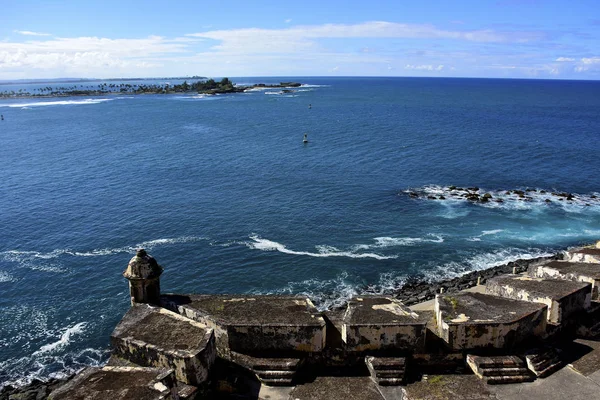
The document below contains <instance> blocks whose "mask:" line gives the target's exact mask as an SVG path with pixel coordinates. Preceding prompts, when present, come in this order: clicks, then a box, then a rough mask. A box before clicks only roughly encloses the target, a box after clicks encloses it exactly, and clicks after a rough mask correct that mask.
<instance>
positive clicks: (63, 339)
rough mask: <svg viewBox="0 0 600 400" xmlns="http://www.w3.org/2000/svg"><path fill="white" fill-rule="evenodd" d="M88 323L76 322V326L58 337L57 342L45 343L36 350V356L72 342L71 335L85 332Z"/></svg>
mask: <svg viewBox="0 0 600 400" xmlns="http://www.w3.org/2000/svg"><path fill="white" fill-rule="evenodd" d="M86 325H87V324H86V323H85V322H80V323H78V324H75V325H74V326H71V327H69V328H67V329H66V330H65V331H64V332H63V333H62V335H61V336H60V339H58V340H57V341H56V342H53V343H49V344H46V345H43V346H42V347H40V349H39V350H38V351H36V352H34V353H33V355H34V356H35V355H37V354H41V353H49V352H52V351H54V350H59V349H61V348H63V347H65V346H66V345H68V344H69V343H70V342H71V336H73V335H78V334H81V333H83V332H84V329H85V326H86Z"/></svg>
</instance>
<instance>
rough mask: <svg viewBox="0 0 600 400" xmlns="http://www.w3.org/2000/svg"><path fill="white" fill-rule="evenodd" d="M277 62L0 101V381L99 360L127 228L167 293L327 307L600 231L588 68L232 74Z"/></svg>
mask: <svg viewBox="0 0 600 400" xmlns="http://www.w3.org/2000/svg"><path fill="white" fill-rule="evenodd" d="M279 80H286V81H287V80H297V81H300V82H303V83H305V84H307V85H306V86H304V87H302V88H300V89H299V90H296V91H294V92H293V93H282V92H280V91H279V90H267V91H253V92H248V93H243V94H235V95H222V96H215V97H203V96H187V95H140V96H135V97H132V96H130V97H117V96H107V97H104V98H91V99H90V98H83V97H77V98H58V99H56V98H55V99H33V100H31V99H20V100H3V101H1V102H0V114H3V115H4V118H5V120H4V121H0V160H1V162H2V167H1V168H0V185H1V188H2V190H1V192H0V193H1V194H0V227H1V230H0V293H1V296H0V386H1V385H3V384H6V383H9V382H14V381H17V382H24V381H26V380H27V379H30V378H32V377H34V376H40V377H47V376H50V375H52V374H57V373H60V372H61V371H65V370H76V369H78V368H81V367H82V366H84V365H90V364H98V363H102V362H104V361H105V360H106V357H107V354H108V353H107V347H108V337H109V335H110V333H111V331H112V329H113V328H114V326H115V324H116V323H117V322H118V320H119V319H120V318H121V316H122V314H123V313H124V312H125V311H126V310H127V308H128V307H129V304H128V298H129V296H128V288H127V282H126V281H125V279H124V278H123V277H122V276H121V273H122V271H123V270H124V268H125V266H126V265H127V262H128V261H129V259H130V258H131V256H132V255H133V254H134V251H135V249H136V248H137V247H145V248H146V249H148V250H149V252H150V253H151V254H152V255H153V256H154V257H155V258H156V259H157V260H158V262H159V263H160V264H162V265H163V267H164V268H165V272H164V274H163V277H162V281H161V285H162V288H163V291H166V292H199V293H226V292H229V293H231V292H236V293H305V294H307V295H309V296H310V297H311V298H313V300H314V301H315V303H317V305H319V307H321V308H326V307H330V306H332V305H335V304H340V303H341V302H343V300H344V299H345V298H348V297H349V296H352V295H354V294H356V293H363V292H365V291H367V292H374V293H388V292H390V291H392V290H394V289H398V288H400V287H401V286H402V284H403V282H405V280H406V278H407V277H412V276H416V277H420V278H421V279H430V280H437V279H442V278H444V277H450V276H456V275H459V274H462V273H465V272H467V271H471V270H476V269H482V268H487V267H490V266H492V265H497V264H502V263H505V262H507V261H511V260H514V259H518V258H528V257H535V256H539V255H544V254H548V253H551V252H554V251H557V250H560V249H564V248H565V247H567V246H571V245H576V244H580V243H584V242H589V241H593V240H595V239H598V238H600V228H598V226H599V224H600V201H599V200H598V199H597V197H596V196H598V195H599V194H598V191H599V189H598V174H599V172H600V159H599V158H598V154H600V82H570V81H527V80H481V79H419V78H389V79H388V78H352V79H346V78H281V79H263V78H261V79H258V78H256V79H250V78H238V79H233V81H234V82H238V83H253V82H267V83H269V82H278V81H279ZM309 104H312V108H309V107H308V105H309ZM304 133H308V139H309V143H308V144H306V145H304V144H303V143H302V138H303V135H304ZM448 185H457V186H464V187H466V186H478V187H479V188H480V190H481V193H484V192H490V193H491V194H492V195H493V196H494V199H496V198H502V199H503V200H504V201H503V202H502V203H498V202H495V201H494V202H490V203H487V204H473V203H470V202H468V201H465V200H460V199H456V198H453V197H452V192H451V191H449V190H448V189H447V186H448ZM526 188H532V189H536V192H528V195H529V197H530V200H528V201H525V200H522V199H519V198H517V197H516V196H512V195H506V194H505V191H506V190H507V189H526ZM409 190H412V191H416V192H418V193H420V194H422V196H421V197H419V198H416V199H415V198H411V197H410V196H409V195H408V193H407V191H409ZM541 190H544V191H547V193H540V191H541ZM551 191H560V192H569V193H573V194H574V195H575V199H574V200H573V201H565V200H563V201H560V200H558V198H557V197H556V196H552V195H551V194H550V193H549V192H551ZM439 194H444V195H445V197H447V200H427V199H426V196H427V195H435V196H438V195H439ZM546 199H551V201H552V202H551V203H547V202H546V201H545V200H546Z"/></svg>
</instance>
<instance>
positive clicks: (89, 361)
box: [0, 348, 110, 391]
mask: <svg viewBox="0 0 600 400" xmlns="http://www.w3.org/2000/svg"><path fill="white" fill-rule="evenodd" d="M109 355H110V350H108V349H102V350H99V349H93V348H86V349H83V350H81V351H78V352H68V353H66V354H59V353H51V352H50V353H39V354H36V355H32V356H27V357H20V358H11V359H8V360H5V361H0V371H3V372H4V373H5V375H6V376H10V378H9V379H8V380H6V381H4V382H0V391H1V390H2V388H3V387H5V386H8V385H10V386H14V387H20V386H25V385H28V384H29V383H31V382H32V381H33V380H34V379H37V380H41V381H47V380H48V379H49V378H57V379H63V378H66V377H68V376H71V375H73V374H75V373H78V372H79V371H81V370H82V369H84V368H85V367H88V366H93V367H98V366H102V365H104V364H105V363H106V360H107V359H108V357H109ZM57 369H58V370H59V371H58V372H57Z"/></svg>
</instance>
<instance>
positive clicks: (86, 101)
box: [0, 99, 114, 108]
mask: <svg viewBox="0 0 600 400" xmlns="http://www.w3.org/2000/svg"><path fill="white" fill-rule="evenodd" d="M111 100H114V99H84V100H57V101H39V102H35V103H16V104H0V107H10V108H19V107H44V106H67V105H82V104H98V103H103V102H106V101H111Z"/></svg>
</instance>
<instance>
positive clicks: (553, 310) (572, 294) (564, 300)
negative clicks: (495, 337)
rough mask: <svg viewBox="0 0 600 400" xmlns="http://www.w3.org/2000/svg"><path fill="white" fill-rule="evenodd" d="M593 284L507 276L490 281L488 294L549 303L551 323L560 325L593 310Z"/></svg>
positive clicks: (487, 285) (487, 288) (487, 287)
mask: <svg viewBox="0 0 600 400" xmlns="http://www.w3.org/2000/svg"><path fill="white" fill-rule="evenodd" d="M591 288H592V286H591V284H590V283H585V282H567V281H560V280H556V279H543V278H534V277H529V276H526V275H505V276H500V277H497V278H494V279H491V280H489V281H488V282H487V284H486V288H485V291H486V293H487V294H492V295H495V296H501V297H505V298H509V299H515V300H522V301H529V302H534V303H541V304H546V305H547V306H548V321H549V322H552V323H555V324H560V323H561V322H563V320H565V319H566V318H568V317H569V316H571V315H573V314H575V313H578V312H582V311H584V310H586V309H588V308H589V307H590V300H591Z"/></svg>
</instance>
